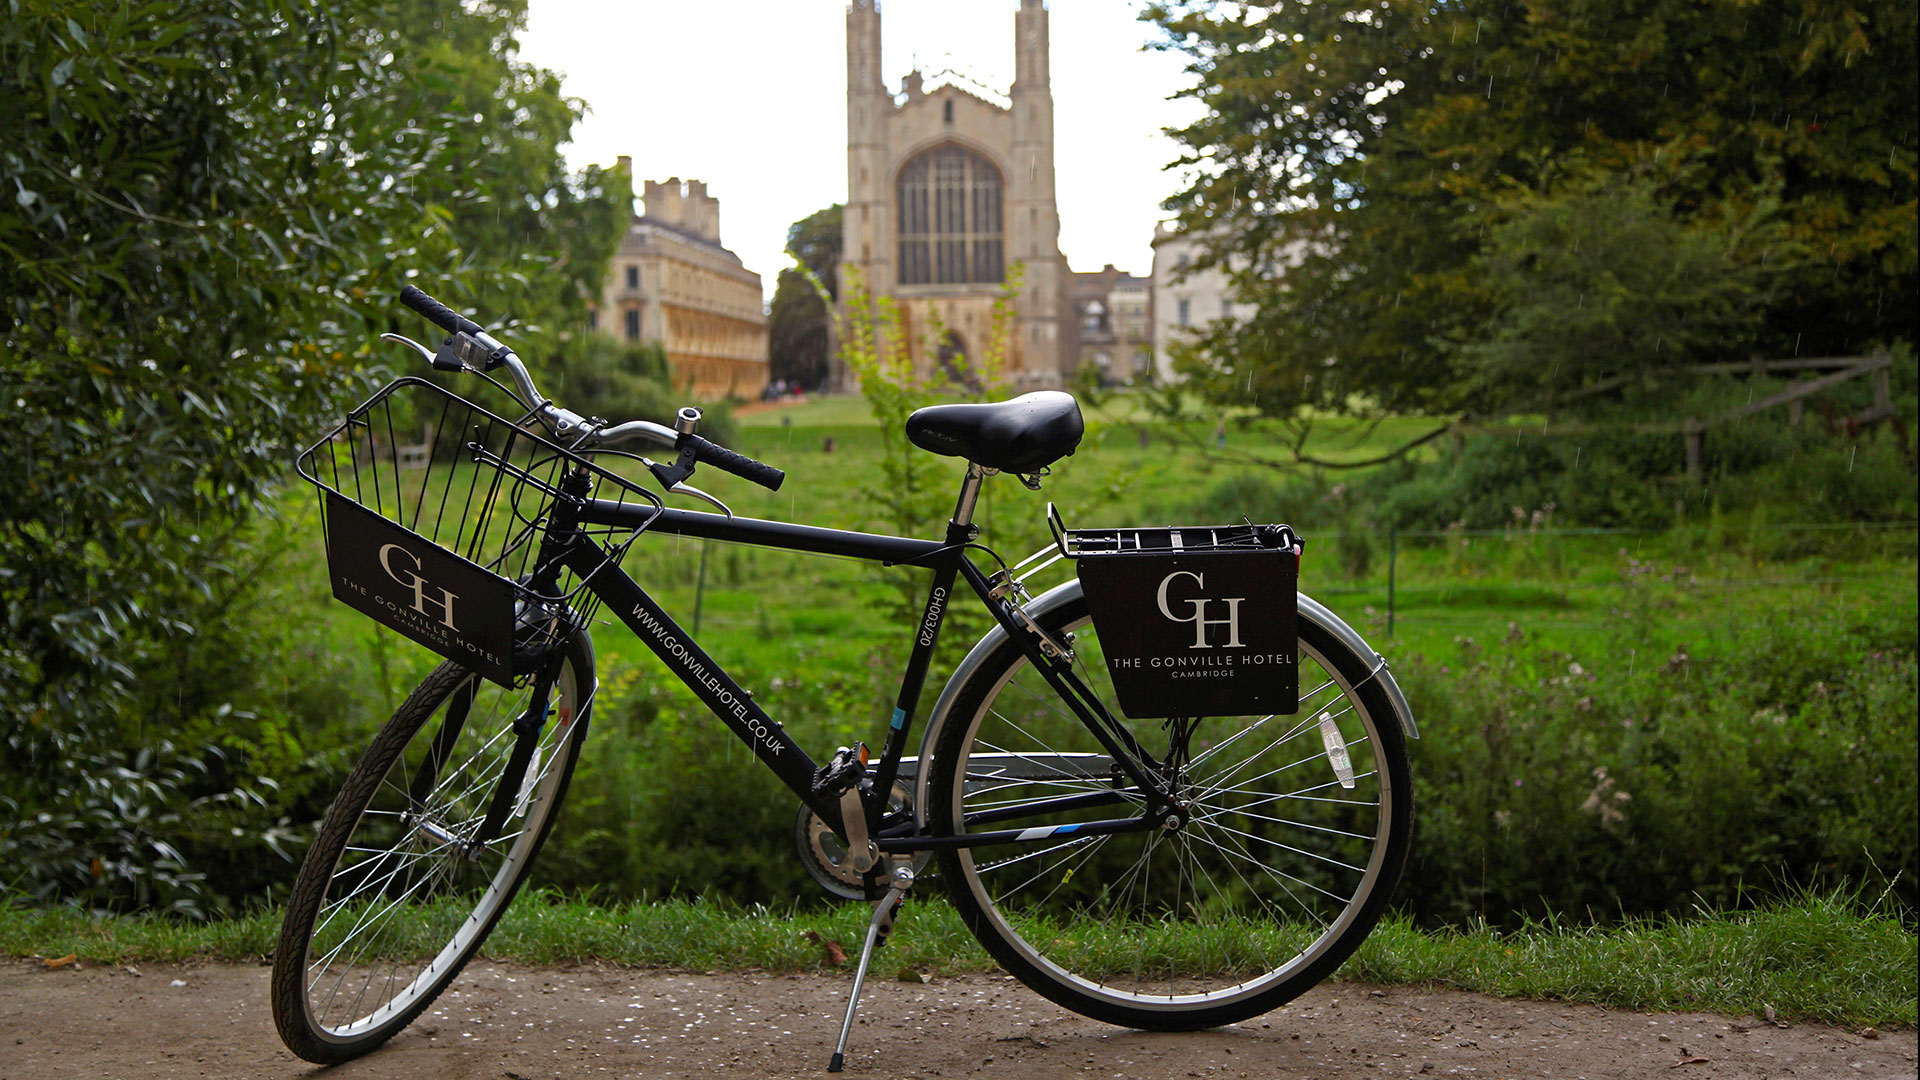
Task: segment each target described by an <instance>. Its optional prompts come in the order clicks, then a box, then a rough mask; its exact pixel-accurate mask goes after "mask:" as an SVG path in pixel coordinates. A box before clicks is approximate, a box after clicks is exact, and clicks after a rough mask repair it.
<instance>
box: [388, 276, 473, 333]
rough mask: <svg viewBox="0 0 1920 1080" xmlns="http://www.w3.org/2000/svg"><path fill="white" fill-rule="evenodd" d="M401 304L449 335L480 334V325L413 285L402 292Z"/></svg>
mask: <svg viewBox="0 0 1920 1080" xmlns="http://www.w3.org/2000/svg"><path fill="white" fill-rule="evenodd" d="M400 302H401V303H403V304H405V305H407V306H408V307H410V308H412V309H413V310H415V311H417V312H419V313H420V314H422V315H425V316H426V317H427V318H428V319H429V320H431V321H432V322H433V324H434V325H435V326H438V327H439V328H440V329H442V330H445V331H446V332H447V333H449V334H478V333H480V332H481V330H482V327H481V326H480V324H479V323H477V322H474V321H473V320H472V319H469V318H467V317H466V316H465V315H462V314H460V313H459V312H457V311H455V310H453V309H452V308H450V307H448V306H447V305H445V304H443V303H441V302H440V301H438V300H435V299H434V298H433V297H431V296H428V295H427V294H426V293H424V292H422V291H421V290H419V289H417V288H415V287H413V286H412V285H408V286H405V287H404V288H402V289H401V290H400Z"/></svg>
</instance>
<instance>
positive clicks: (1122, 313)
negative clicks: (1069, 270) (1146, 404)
mask: <svg viewBox="0 0 1920 1080" xmlns="http://www.w3.org/2000/svg"><path fill="white" fill-rule="evenodd" d="M1067 307H1068V310H1069V311H1071V312H1072V318H1071V319H1069V320H1068V322H1067V326H1066V328H1065V329H1066V330H1067V334H1068V349H1069V353H1070V355H1072V356H1073V357H1074V358H1075V364H1076V366H1077V367H1079V368H1082V369H1087V368H1091V369H1092V370H1093V371H1095V372H1097V373H1098V374H1099V377H1100V381H1101V382H1103V383H1107V384H1109V385H1119V384H1127V383H1132V382H1136V381H1143V380H1150V379H1153V378H1154V377H1155V373H1154V371H1153V281H1152V280H1151V279H1149V278H1139V277H1134V276H1133V275H1132V274H1129V273H1127V272H1126V271H1124V270H1116V269H1114V267H1113V264H1112V263H1108V264H1107V265H1106V267H1105V268H1104V269H1102V270H1098V271H1095V272H1094V273H1090V274H1073V275H1071V276H1069V278H1068V280H1067Z"/></svg>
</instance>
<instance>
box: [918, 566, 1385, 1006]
mask: <svg viewBox="0 0 1920 1080" xmlns="http://www.w3.org/2000/svg"><path fill="white" fill-rule="evenodd" d="M1300 615H1301V617H1300V622H1299V638H1300V654H1299V659H1300V668H1299V674H1300V690H1301V694H1300V700H1301V707H1300V711H1299V712H1298V713H1297V714H1293V715H1291V716H1288V717H1284V718H1283V717H1278V716H1269V717H1246V718H1235V719H1231V720H1223V719H1221V718H1208V719H1204V720H1201V721H1198V722H1197V724H1196V725H1195V727H1194V730H1193V732H1192V734H1191V735H1190V736H1189V738H1188V740H1187V744H1188V748H1189V749H1188V752H1189V754H1190V755H1191V756H1192V761H1191V762H1190V763H1189V766H1188V768H1189V769H1190V770H1191V771H1190V772H1188V771H1185V770H1183V775H1184V776H1185V777H1186V781H1185V783H1184V784H1183V786H1182V788H1181V790H1182V791H1183V792H1184V794H1185V795H1186V797H1188V798H1190V799H1191V800H1192V806H1190V808H1189V811H1190V813H1189V820H1188V822H1187V823H1186V824H1184V825H1183V826H1182V827H1181V828H1180V829H1178V830H1175V831H1163V830H1154V831H1151V832H1133V833H1120V834H1109V835H1102V836H1090V837H1089V836H1080V837H1076V836H1072V835H1071V834H1060V833H1056V834H1055V836H1056V837H1059V836H1064V837H1065V838H1064V839H1054V838H1049V839H1044V840H1037V841H1034V842H1031V843H1029V844H1024V845H1014V846H997V845H996V846H986V847H979V848H972V849H967V848H946V849H942V850H941V851H940V868H941V876H942V879H943V881H944V882H945V884H946V888H947V891H948V894H949V895H950V896H951V897H952V900H953V904H954V906H955V907H956V908H957V909H958V910H959V913H960V916H961V918H962V920H963V921H964V922H965V923H966V925H967V927H968V929H969V930H971V931H972V933H973V934H974V936H975V937H976V938H978V939H979V941H980V943H981V944H982V945H983V946H985V947H986V949H987V951H988V952H989V953H990V954H992V956H993V957H994V959H995V960H997V961H998V962H999V963H1000V965H1001V966H1002V967H1004V968H1005V969H1006V970H1007V971H1008V972H1009V973H1011V974H1012V975H1014V976H1015V977H1017V978H1018V979H1019V980H1020V981H1021V982H1023V983H1025V984H1026V985H1027V986H1028V987H1030V988H1032V989H1033V990H1034V991H1036V992H1038V993H1039V994H1041V995H1042V996H1044V997H1046V998H1048V999H1049V1000H1051V1001H1053V1002H1055V1003H1056V1004H1059V1005H1061V1006H1063V1007H1065V1008H1067V1009H1071V1010H1072V1011H1074V1012H1077V1013H1080V1014H1082V1015H1085V1016H1089V1017H1092V1018H1094V1019H1097V1020H1101V1021H1104V1022H1107V1023H1112V1024H1117V1025H1121V1026H1125V1027H1133V1028H1142V1029H1150V1030H1192V1029H1197V1028H1205V1027H1217V1026H1220V1025H1223V1024H1230V1023H1236V1022H1238V1021H1241V1020H1245V1019H1247V1018H1249V1017H1252V1016H1257V1015H1260V1014H1262V1013H1265V1012H1268V1011H1270V1010H1272V1009H1274V1008H1277V1007H1279V1006H1280V1005H1283V1004H1285V1003H1286V1002H1288V1001H1290V1000H1292V999H1293V998H1295V997H1297V996H1299V995H1300V994H1301V993H1303V992H1305V991H1306V990H1307V989H1308V988H1310V987H1312V986H1313V985H1315V984H1316V983H1318V982H1320V981H1321V980H1322V979H1324V978H1326V977H1327V976H1328V975H1331V974H1332V973H1333V972H1334V971H1335V970H1336V969H1337V968H1338V967H1339V965H1340V964H1341V963H1342V962H1344V961H1345V960H1346V958H1347V957H1348V956H1350V955H1351V954H1352V953H1353V951H1354V949H1356V948H1358V947H1359V945H1360V942H1361V941H1362V940H1363V939H1364V938H1365V937H1366V935H1367V934H1368V933H1369V932H1370V931H1371V930H1372V928H1373V926H1374V924H1375V923H1376V922H1377V921H1378V920H1379V918H1380V916H1381V914H1382V913H1383V912H1384V911H1385V909H1386V904H1387V901H1388V899H1389V897H1390V895H1391V893H1392V891H1393V887H1394V885H1395V884H1396V883H1397V881H1398V879H1399V876H1400V872H1401V870H1402V868H1403V867H1404V865H1405V862H1406V856H1407V850H1408V845H1409V834H1410V832H1411V828H1412V809H1413V799H1412V788H1411V783H1412V778H1411V769H1410V766H1409V764H1408V761H1407V751H1406V742H1405V738H1404V735H1403V733H1402V731H1401V730H1400V726H1399V722H1398V719H1397V717H1396V714H1395V713H1394V710H1393V708H1392V705H1391V703H1390V702H1389V699H1388V697H1387V694H1386V693H1385V692H1384V691H1383V690H1382V689H1381V687H1380V686H1379V684H1378V683H1377V682H1375V681H1373V680H1372V679H1371V678H1370V675H1371V673H1372V671H1373V664H1372V663H1371V660H1372V658H1371V657H1363V656H1361V655H1359V654H1358V653H1356V652H1354V651H1352V650H1351V649H1350V648H1349V647H1348V646H1346V645H1345V644H1343V643H1342V641H1341V639H1340V638H1339V637H1338V636H1337V635H1336V634H1335V633H1334V632H1333V631H1332V630H1331V629H1330V628H1329V627H1326V626H1322V625H1320V624H1319V623H1318V622H1316V621H1314V617H1313V616H1311V615H1310V613H1309V612H1307V611H1304V610H1303V611H1302V612H1301V613H1300ZM1039 621H1040V624H1041V625H1042V627H1043V628H1045V629H1047V630H1048V631H1049V632H1050V633H1053V634H1055V635H1056V636H1057V635H1060V634H1065V633H1071V634H1073V635H1074V636H1073V643H1072V644H1071V645H1070V646H1069V647H1070V648H1071V649H1072V650H1073V651H1074V653H1075V659H1074V667H1075V670H1076V672H1077V673H1078V674H1079V676H1080V678H1081V679H1082V680H1083V681H1084V682H1085V683H1086V685H1087V686H1088V687H1089V688H1091V689H1092V690H1093V691H1094V692H1095V693H1097V694H1098V695H1100V696H1101V698H1102V700H1103V701H1104V702H1105V703H1106V704H1107V707H1108V709H1109V710H1110V711H1111V712H1112V714H1113V716H1114V718H1115V719H1116V720H1118V721H1119V722H1120V723H1121V724H1123V725H1125V726H1126V727H1127V728H1128V729H1129V730H1130V731H1132V732H1133V734H1134V736H1135V738H1136V739H1138V740H1140V744H1141V746H1142V748H1143V749H1144V750H1145V751H1146V752H1147V753H1148V754H1150V755H1154V756H1156V757H1162V758H1165V757H1168V756H1170V755H1168V754H1166V753H1165V750H1166V749H1167V748H1169V747H1171V745H1172V743H1173V740H1174V738H1175V736H1174V735H1173V733H1172V731H1171V729H1170V728H1169V727H1168V726H1167V724H1166V723H1163V722H1162V721H1158V720H1148V721H1129V720H1126V719H1125V718H1124V716H1123V715H1122V714H1121V713H1120V710H1119V708H1118V706H1117V705H1116V704H1115V703H1114V699H1113V697H1112V687H1111V683H1110V681H1109V680H1108V679H1107V678H1106V675H1105V663H1104V660H1103V659H1102V658H1101V653H1100V651H1099V644H1098V634H1097V633H1096V632H1095V630H1094V627H1093V625H1092V623H1091V622H1090V620H1089V619H1088V616H1087V606H1086V601H1085V599H1084V598H1082V597H1077V596H1076V597H1073V598H1071V599H1069V600H1067V601H1066V602H1064V603H1063V604H1061V605H1060V606H1058V607H1056V608H1055V609H1054V610H1053V611H1052V612H1051V613H1050V614H1048V615H1046V616H1043V617H1041V618H1040V620H1039ZM1061 640H1064V639H1061ZM1323 716H1325V717H1327V718H1329V720H1330V722H1331V724H1332V727H1333V728H1334V730H1335V731H1336V732H1341V734H1340V735H1339V739H1340V740H1343V741H1345V751H1346V754H1347V757H1348V759H1349V762H1350V764H1349V766H1348V771H1349V772H1350V773H1351V774H1352V780H1353V787H1352V788H1348V787H1346V786H1345V784H1344V782H1343V780H1342V778H1341V776H1340V775H1339V771H1338V769H1336V768H1334V767H1333V761H1334V757H1335V753H1334V750H1333V742H1332V741H1331V740H1329V739H1327V738H1326V737H1324V736H1322V735H1321V732H1320V729H1321V727H1322V723H1321V720H1320V718H1321V717H1323ZM934 723H936V724H938V725H939V730H937V731H931V732H929V734H928V745H930V746H932V747H933V759H934V760H933V763H932V771H931V777H930V779H931V785H932V786H931V787H930V788H929V790H928V800H929V807H928V809H929V816H930V820H931V825H932V830H933V834H934V835H936V836H941V835H953V834H960V833H964V832H966V831H967V830H966V828H965V820H966V815H967V814H968V812H969V811H975V812H977V811H980V810H984V809H995V810H1003V809H1006V808H1009V807H1015V806H1017V805H1019V804H1020V802H1021V801H1022V800H1028V799H1038V798H1041V797H1049V796H1057V795H1063V794H1074V793H1086V792H1093V791H1105V792H1118V793H1120V795H1121V800H1122V801H1121V802H1120V804H1119V805H1108V806H1105V807H1101V808H1097V809H1076V810H1071V811H1055V812H1052V813H1049V814H1046V815H1043V816H1039V817H1034V818H1022V819H1018V825H1017V826H1016V824H1015V822H1014V821H1012V820H1007V819H1002V820H1000V821H997V822H994V823H992V824H983V825H982V826H981V828H982V829H983V830H984V829H1008V828H1014V827H1022V828H1026V827H1037V826H1042V825H1059V824H1070V823H1072V822H1076V821H1082V822H1084V821H1087V820H1095V819H1099V818H1106V819H1113V818H1122V817H1129V816H1132V815H1133V813H1135V812H1138V811H1139V810H1141V809H1142V808H1143V807H1144V801H1143V800H1142V799H1140V798H1139V796H1138V795H1137V794H1136V795H1134V796H1132V797H1127V796H1125V794H1124V793H1125V790H1126V786H1125V785H1123V784H1121V783H1120V782H1119V781H1118V780H1117V779H1116V777H1117V775H1118V774H1117V773H1116V771H1115V770H1114V768H1113V766H1112V759H1111V757H1110V756H1109V755H1107V752H1106V750H1105V747H1104V746H1103V745H1102V744H1101V743H1100V742H1099V741H1098V740H1097V739H1096V738H1095V736H1094V735H1093V734H1092V732H1090V731H1089V730H1088V729H1087V728H1086V726H1085V725H1084V724H1083V723H1081V722H1080V721H1079V719H1078V718H1077V717H1076V716H1074V715H1072V714H1071V713H1070V712H1069V711H1068V709H1067V706H1066V705H1065V703H1064V702H1061V701H1060V700H1059V699H1058V698H1057V696H1056V695H1055V694H1054V692H1053V690H1052V688H1051V687H1050V685H1049V684H1047V683H1046V682H1045V681H1044V679H1043V678H1041V676H1040V675H1039V673H1038V672H1036V671H1034V670H1033V669H1032V668H1031V666H1030V665H1029V664H1028V662H1027V660H1026V658H1025V657H1024V656H1023V655H1022V654H1021V653H1020V651H1019V649H1018V648H1017V647H1016V646H1015V645H1014V643H1013V642H1012V641H1003V642H1001V644H1000V645H999V646H998V647H997V648H996V649H994V651H992V652H991V653H989V654H988V655H987V657H986V658H985V659H984V660H983V662H982V663H981V664H980V665H979V666H978V667H977V668H976V669H975V670H974V672H973V673H972V674H971V675H969V676H968V677H967V682H966V683H964V684H963V685H962V686H961V687H959V688H958V689H957V690H956V692H955V695H954V698H953V705H952V707H951V708H949V709H947V710H946V711H945V712H943V713H941V714H940V715H938V716H936V717H935V718H934ZM1209 729H1211V730H1209ZM1263 729H1264V733H1261V732H1263ZM1342 729H1344V731H1343V732H1342ZM1156 732H1159V733H1161V734H1160V735H1159V736H1158V738H1157V741H1156ZM1256 733H1260V734H1256ZM1203 734H1204V735H1205V738H1204V739H1200V740H1199V741H1200V745H1199V746H1197V747H1196V746H1194V745H1193V742H1194V739H1195V738H1197V737H1199V736H1201V735H1203ZM1269 735H1272V736H1274V737H1273V738H1271V739H1269V738H1268V736H1269ZM1263 740H1265V741H1263ZM1236 747H1237V749H1236ZM1315 762H1319V763H1320V764H1318V765H1316V764H1314V763H1315ZM1289 772H1293V773H1295V774H1296V776H1297V777H1298V780H1297V782H1296V781H1294V780H1293V779H1292V778H1289V777H1287V776H1286V774H1287V773H1289ZM1270 779H1273V780H1275V781H1276V782H1273V783H1265V781H1268V780H1270ZM1289 783H1293V784H1294V786H1295V787H1297V788H1298V790H1293V791H1289V790H1287V789H1288V786H1289ZM1254 785H1259V787H1256V786H1254ZM1261 788H1270V789H1272V790H1261ZM1329 792H1331V793H1332V794H1329ZM1336 800H1337V801H1336ZM1327 830H1332V831H1327ZM1156 871H1157V872H1158V873H1156ZM1343 881H1345V882H1347V884H1344V885H1343V884H1342V882H1343Z"/></svg>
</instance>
